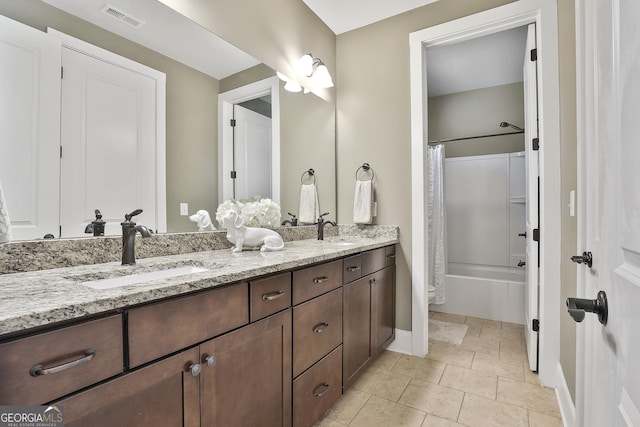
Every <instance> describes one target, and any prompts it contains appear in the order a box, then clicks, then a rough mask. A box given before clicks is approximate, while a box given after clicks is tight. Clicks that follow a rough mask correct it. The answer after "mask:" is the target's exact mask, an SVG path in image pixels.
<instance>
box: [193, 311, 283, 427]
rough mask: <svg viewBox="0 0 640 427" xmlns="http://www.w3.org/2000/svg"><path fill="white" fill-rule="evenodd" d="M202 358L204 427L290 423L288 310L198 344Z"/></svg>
mask: <svg viewBox="0 0 640 427" xmlns="http://www.w3.org/2000/svg"><path fill="white" fill-rule="evenodd" d="M200 357H201V360H202V366H203V368H202V374H201V376H200V399H201V410H202V425H203V426H261V427H271V426H274V427H275V426H278V427H282V426H290V425H291V310H290V309H289V310H286V311H284V312H281V313H279V314H276V315H273V316H271V317H267V318H266V319H264V320H261V321H259V322H257V323H252V324H250V325H249V326H245V327H244V328H241V329H238V330H236V331H234V332H230V333H228V334H226V335H223V336H221V337H218V338H216V339H213V340H211V341H207V342H205V343H203V344H201V345H200ZM207 361H209V362H210V363H209V364H208V363H207ZM209 365H211V366H209Z"/></svg>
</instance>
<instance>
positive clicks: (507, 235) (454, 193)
mask: <svg viewBox="0 0 640 427" xmlns="http://www.w3.org/2000/svg"><path fill="white" fill-rule="evenodd" d="M445 200H446V209H447V212H446V215H447V238H446V241H447V257H448V265H447V275H446V276H445V297H446V302H445V304H442V305H431V306H430V310H434V311H441V312H445V313H454V314H461V315H467V316H475V317H482V318H485V319H493V320H499V321H504V322H512V323H524V291H525V282H524V280H525V274H524V273H525V270H524V268H521V267H518V266H517V265H518V262H519V261H520V260H524V259H525V255H524V254H525V239H524V238H523V237H520V236H518V233H524V231H525V206H526V204H525V201H526V198H525V156H524V153H506V154H495V155H485V156H471V157H456V158H450V159H446V161H445Z"/></svg>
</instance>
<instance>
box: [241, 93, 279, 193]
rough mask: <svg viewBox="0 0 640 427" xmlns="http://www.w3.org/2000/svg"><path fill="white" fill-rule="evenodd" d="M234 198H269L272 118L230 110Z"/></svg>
mask: <svg viewBox="0 0 640 427" xmlns="http://www.w3.org/2000/svg"><path fill="white" fill-rule="evenodd" d="M233 115H234V120H235V127H234V133H233V141H234V142H233V145H234V150H233V163H234V170H235V173H236V174H235V175H236V178H235V185H234V193H235V194H234V198H235V199H236V200H241V199H247V198H250V197H254V196H261V197H262V198H269V199H270V198H271V197H272V195H271V184H272V183H271V155H272V153H271V118H270V117H267V116H264V115H262V114H260V113H257V112H254V111H251V110H249V109H247V108H244V107H242V106H241V105H234V106H233Z"/></svg>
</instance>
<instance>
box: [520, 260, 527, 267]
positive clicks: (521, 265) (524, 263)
mask: <svg viewBox="0 0 640 427" xmlns="http://www.w3.org/2000/svg"><path fill="white" fill-rule="evenodd" d="M525 265H527V263H526V262H525V261H522V260H520V262H518V267H524V266H525Z"/></svg>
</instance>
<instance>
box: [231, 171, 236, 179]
mask: <svg viewBox="0 0 640 427" xmlns="http://www.w3.org/2000/svg"><path fill="white" fill-rule="evenodd" d="M231 179H236V171H231Z"/></svg>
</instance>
